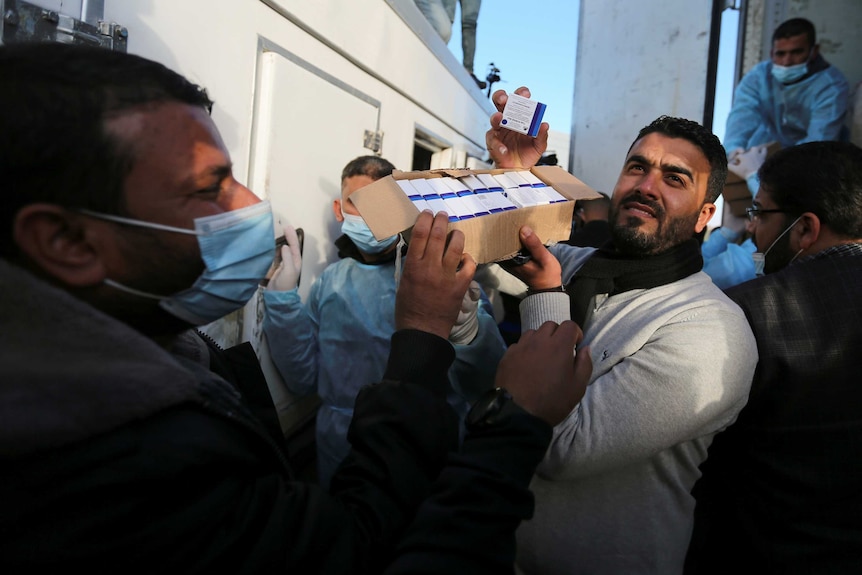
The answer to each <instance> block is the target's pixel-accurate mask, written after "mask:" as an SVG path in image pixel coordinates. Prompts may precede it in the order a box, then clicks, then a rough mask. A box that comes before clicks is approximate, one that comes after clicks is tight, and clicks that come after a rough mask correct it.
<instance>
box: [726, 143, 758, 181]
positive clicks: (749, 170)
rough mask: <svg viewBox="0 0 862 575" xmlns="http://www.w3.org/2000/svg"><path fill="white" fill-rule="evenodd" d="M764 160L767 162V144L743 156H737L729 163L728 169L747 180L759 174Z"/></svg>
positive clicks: (747, 151) (749, 150)
mask: <svg viewBox="0 0 862 575" xmlns="http://www.w3.org/2000/svg"><path fill="white" fill-rule="evenodd" d="M764 160H766V144H764V145H762V146H754V147H752V148H750V149H748V150H746V151H744V152H742V153H741V154H737V155H736V157H734V158H733V159H732V160H729V161H728V162H727V169H728V170H730V171H731V172H733V173H734V174H736V175H737V176H739V177H740V178H742V179H743V180H747V179H748V178H749V177H750V176H753V175H754V174H756V173H757V170H759V169H760V166H762V165H763V161H764Z"/></svg>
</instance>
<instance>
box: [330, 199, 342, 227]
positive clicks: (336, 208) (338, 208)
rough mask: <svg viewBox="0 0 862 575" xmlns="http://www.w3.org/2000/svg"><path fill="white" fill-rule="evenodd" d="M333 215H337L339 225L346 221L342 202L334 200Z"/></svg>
mask: <svg viewBox="0 0 862 575" xmlns="http://www.w3.org/2000/svg"><path fill="white" fill-rule="evenodd" d="M332 213H333V214H335V219H336V220H337V221H338V223H341V222H343V221H344V215H343V214H342V213H341V200H332Z"/></svg>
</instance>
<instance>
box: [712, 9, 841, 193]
mask: <svg viewBox="0 0 862 575" xmlns="http://www.w3.org/2000/svg"><path fill="white" fill-rule="evenodd" d="M849 93H850V87H849V84H848V83H847V79H846V78H845V77H844V75H843V74H842V73H841V72H840V71H839V70H838V69H837V68H835V66H832V65H830V64H829V62H827V61H826V60H825V59H824V58H823V56H821V55H820V52H819V46H818V44H817V36H816V32H815V30H814V24H812V23H811V22H810V21H809V20H806V19H804V18H792V19H790V20H787V21H785V22H783V23H782V24H780V25H779V26H778V27H777V28H776V29H775V31H774V32H773V34H772V50H771V52H770V59H769V60H765V61H763V62H760V63H759V64H757V65H756V66H755V67H754V68H752V70H751V71H750V72H748V73H747V74H746V75H745V76H744V77H743V78H742V80H741V81H740V83H739V86H737V88H736V91H735V92H734V95H733V106H732V107H731V110H730V115H729V116H728V118H727V127H726V129H725V136H724V142H723V143H724V148H725V150H727V153H728V166H727V167H728V170H730V171H731V172H733V173H735V174H736V175H738V176H739V177H741V178H742V179H744V180H746V181H747V182H748V188H749V190H751V193H752V195H754V194H755V193H757V188H758V180H757V169H758V168H759V167H760V166H761V164H763V161H764V160H765V159H766V144H769V143H772V142H777V143H778V144H780V145H781V147H783V148H787V147H790V146H795V145H797V144H802V143H805V142H815V141H822V140H830V141H836V140H843V141H846V140H847V139H848V137H849V133H848V130H847V127H846V126H845V117H846V114H847V105H848V97H849Z"/></svg>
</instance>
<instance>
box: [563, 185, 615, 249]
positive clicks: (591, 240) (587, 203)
mask: <svg viewBox="0 0 862 575" xmlns="http://www.w3.org/2000/svg"><path fill="white" fill-rule="evenodd" d="M599 194H601V197H600V198H595V199H591V200H578V201H576V202H575V206H574V218H573V222H574V227H573V229H572V234H571V235H570V236H569V239H568V240H567V241H566V243H567V244H569V245H570V246H579V247H594V248H600V247H602V246H603V245H604V244H605V243H607V242H608V240H610V239H611V225H610V224H609V223H608V217H609V215H608V214H609V210H610V206H611V199H610V198H609V197H608V195H607V194H605V193H604V192H599Z"/></svg>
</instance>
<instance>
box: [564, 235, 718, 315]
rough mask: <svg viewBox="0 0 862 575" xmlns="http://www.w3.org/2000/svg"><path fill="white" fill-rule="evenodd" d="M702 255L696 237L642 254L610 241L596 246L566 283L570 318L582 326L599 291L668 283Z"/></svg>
mask: <svg viewBox="0 0 862 575" xmlns="http://www.w3.org/2000/svg"><path fill="white" fill-rule="evenodd" d="M702 268H703V257H702V256H701V255H700V245H699V244H698V242H697V240H694V239H692V240H688V241H685V242H683V243H681V244H679V245H678V246H676V247H673V248H671V249H669V250H667V251H666V252H663V253H660V254H657V255H654V256H644V257H632V256H627V255H623V254H621V253H619V252H618V251H616V250H615V249H614V247H613V244H607V245H605V246H604V247H602V248H601V249H599V250H597V251H596V252H595V253H594V254H593V255H592V256H590V258H589V259H588V260H587V261H586V262H585V263H584V265H583V266H581V269H579V270H578V271H577V272H575V275H574V277H572V279H571V281H569V283H568V285H567V286H566V292H568V294H569V298H570V300H571V306H572V319H573V320H574V321H575V322H576V323H577V324H578V325H579V326H581V327H583V326H584V320H585V319H586V317H587V310H588V309H589V305H590V301H591V300H592V298H593V296H594V295H596V294H600V293H606V294H608V295H616V294H620V293H623V292H627V291H629V290H633V289H649V288H654V287H658V286H661V285H665V284H669V283H672V282H675V281H677V280H680V279H682V278H685V277H688V276H690V275H691V274H694V273H697V272H699V271H700V270H701V269H702Z"/></svg>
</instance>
